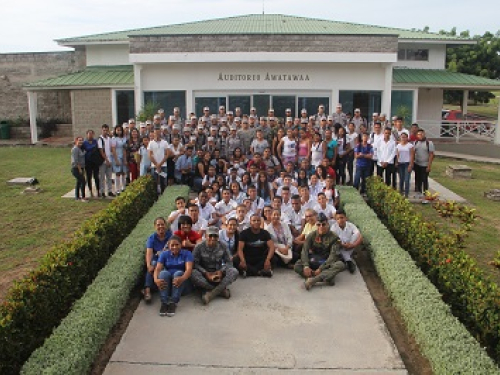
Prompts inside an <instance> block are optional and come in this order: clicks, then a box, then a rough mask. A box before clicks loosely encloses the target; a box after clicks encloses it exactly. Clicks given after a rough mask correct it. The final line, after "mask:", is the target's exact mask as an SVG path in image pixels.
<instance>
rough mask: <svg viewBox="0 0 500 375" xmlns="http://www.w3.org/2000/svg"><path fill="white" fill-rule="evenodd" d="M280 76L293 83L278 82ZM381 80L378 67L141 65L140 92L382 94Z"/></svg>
mask: <svg viewBox="0 0 500 375" xmlns="http://www.w3.org/2000/svg"><path fill="white" fill-rule="evenodd" d="M231 75H232V76H233V77H231ZM237 75H240V76H239V77H235V76H237ZM243 75H244V76H245V77H244V78H245V79H243ZM280 75H281V76H288V75H291V76H292V80H288V79H285V80H279V79H277V78H278V76H280ZM273 76H274V79H273ZM294 76H296V77H297V78H298V79H297V80H295V79H294V78H295V77H294ZM300 77H302V79H300ZM226 78H228V79H226ZM231 78H232V79H231ZM248 78H250V79H248ZM384 80H385V68H384V67H383V66H382V64H378V63H377V64H362V63H357V64H356V63H355V64H345V63H323V64H322V63H203V64H197V63H185V64H179V63H171V64H143V70H142V90H143V91H161V90H194V91H197V92H199V91H205V90H207V91H212V92H214V91H215V92H217V91H220V92H229V91H251V92H254V93H265V92H275V91H283V90H300V91H301V92H303V91H318V90H321V91H324V90H329V91H332V90H333V89H335V90H380V91H382V90H383V89H384Z"/></svg>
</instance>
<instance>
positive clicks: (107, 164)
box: [97, 124, 115, 198]
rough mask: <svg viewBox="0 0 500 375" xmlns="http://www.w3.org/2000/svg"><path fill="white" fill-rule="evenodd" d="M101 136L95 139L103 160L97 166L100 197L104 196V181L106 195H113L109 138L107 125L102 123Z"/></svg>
mask: <svg viewBox="0 0 500 375" xmlns="http://www.w3.org/2000/svg"><path fill="white" fill-rule="evenodd" d="M101 131H102V133H101V136H100V137H99V138H98V139H97V148H98V149H99V152H100V153H101V156H102V158H103V159H104V162H103V163H102V164H101V165H100V166H99V186H98V188H99V195H100V196H101V198H104V197H105V196H106V191H105V189H104V184H105V183H106V187H107V191H108V196H109V197H114V196H115V195H114V194H113V190H112V183H111V175H112V172H113V169H112V165H111V159H112V154H111V138H110V137H109V126H108V125H106V124H104V125H103V126H102V128H101Z"/></svg>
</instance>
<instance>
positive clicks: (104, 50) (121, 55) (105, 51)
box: [86, 44, 131, 66]
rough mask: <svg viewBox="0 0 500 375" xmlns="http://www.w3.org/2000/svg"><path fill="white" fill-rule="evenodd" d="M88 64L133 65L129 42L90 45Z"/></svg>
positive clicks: (88, 48) (88, 47)
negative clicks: (130, 58)
mask: <svg viewBox="0 0 500 375" xmlns="http://www.w3.org/2000/svg"><path fill="white" fill-rule="evenodd" d="M86 48H87V65H88V66H95V65H131V64H130V61H129V58H128V55H129V46H128V44H124V45H123V44H116V45H115V44H105V45H89V46H87V47H86Z"/></svg>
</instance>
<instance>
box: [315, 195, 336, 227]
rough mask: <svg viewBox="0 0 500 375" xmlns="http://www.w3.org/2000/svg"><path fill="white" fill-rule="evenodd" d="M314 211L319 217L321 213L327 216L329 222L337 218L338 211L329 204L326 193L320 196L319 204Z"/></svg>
mask: <svg viewBox="0 0 500 375" xmlns="http://www.w3.org/2000/svg"><path fill="white" fill-rule="evenodd" d="M314 211H316V212H317V213H318V215H319V214H320V213H323V214H325V216H326V217H327V218H328V220H329V221H333V219H334V218H335V212H336V209H335V207H333V206H332V205H331V204H328V203H327V199H326V195H325V193H319V194H318V204H317V205H316V207H315V208H314Z"/></svg>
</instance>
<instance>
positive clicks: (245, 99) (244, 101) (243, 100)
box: [226, 95, 250, 116]
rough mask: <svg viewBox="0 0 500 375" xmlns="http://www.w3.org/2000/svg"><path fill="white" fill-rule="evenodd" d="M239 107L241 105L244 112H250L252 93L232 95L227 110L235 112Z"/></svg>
mask: <svg viewBox="0 0 500 375" xmlns="http://www.w3.org/2000/svg"><path fill="white" fill-rule="evenodd" d="M237 107H240V109H241V113H242V114H247V115H248V114H249V113H250V95H248V96H247V95H238V96H236V95H234V96H233V95H230V96H229V104H228V108H226V110H228V111H233V112H234V110H235V109H236V108H237ZM235 116H236V115H235Z"/></svg>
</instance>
